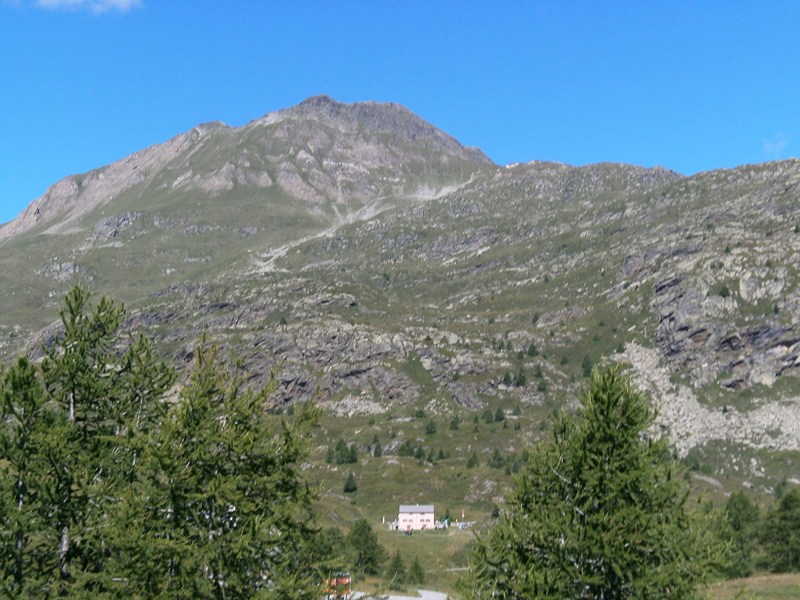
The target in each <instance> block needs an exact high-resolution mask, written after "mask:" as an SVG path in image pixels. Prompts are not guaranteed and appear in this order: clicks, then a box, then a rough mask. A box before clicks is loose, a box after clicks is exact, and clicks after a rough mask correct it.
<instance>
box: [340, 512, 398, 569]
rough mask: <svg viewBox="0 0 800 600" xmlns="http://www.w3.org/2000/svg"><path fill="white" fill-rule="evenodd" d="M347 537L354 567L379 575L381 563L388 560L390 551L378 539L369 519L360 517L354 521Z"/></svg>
mask: <svg viewBox="0 0 800 600" xmlns="http://www.w3.org/2000/svg"><path fill="white" fill-rule="evenodd" d="M346 539H347V545H348V546H349V548H350V552H351V554H352V561H351V563H352V565H353V568H354V569H355V570H356V571H357V572H359V573H365V574H367V575H377V574H378V573H379V572H380V569H381V565H383V563H385V562H386V558H387V556H388V553H387V552H386V548H384V547H383V545H382V544H381V543H380V542H379V541H378V536H377V535H376V534H375V532H374V531H373V530H372V527H371V526H370V524H369V521H367V520H366V519H359V520H358V521H356V522H355V523H353V525H352V527H351V528H350V532H349V533H348V534H347V538H346Z"/></svg>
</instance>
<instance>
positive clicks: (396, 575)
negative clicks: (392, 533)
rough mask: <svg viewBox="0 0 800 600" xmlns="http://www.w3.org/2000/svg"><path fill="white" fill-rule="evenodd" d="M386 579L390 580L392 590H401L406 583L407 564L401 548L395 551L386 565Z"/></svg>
mask: <svg viewBox="0 0 800 600" xmlns="http://www.w3.org/2000/svg"><path fill="white" fill-rule="evenodd" d="M386 579H388V580H389V589H391V590H401V589H403V585H405V583H406V566H405V563H404V562H403V557H402V556H401V555H400V550H397V551H395V553H394V554H393V555H392V558H391V560H390V561H389V565H388V566H387V567H386Z"/></svg>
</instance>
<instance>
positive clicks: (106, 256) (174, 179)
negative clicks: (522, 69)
mask: <svg viewBox="0 0 800 600" xmlns="http://www.w3.org/2000/svg"><path fill="white" fill-rule="evenodd" d="M798 197H800V161H797V160H789V161H781V162H774V163H763V164H759V165H743V166H740V167H737V168H735V169H720V170H715V171H708V172H704V173H698V174H695V175H691V176H685V175H681V174H679V173H675V172H673V171H670V170H668V169H664V168H662V167H652V168H645V167H639V166H635V165H625V164H618V163H597V164H593V165H585V166H571V165H565V164H561V163H555V162H546V161H531V162H528V163H517V164H511V165H505V166H499V165H496V164H494V163H493V162H492V161H491V160H490V159H488V158H487V157H486V156H485V155H483V154H482V153H480V151H477V150H474V149H470V148H466V147H464V146H462V145H461V144H460V143H458V142H457V140H455V139H454V138H452V137H450V136H449V135H447V134H445V133H444V132H441V131H440V130H438V129H436V128H435V127H433V126H432V125H430V124H428V123H425V122H424V121H423V120H422V119H420V118H419V117H417V116H416V115H413V113H411V112H410V111H408V110H407V109H405V108H403V107H401V106H399V105H395V104H383V103H354V104H343V103H338V102H336V101H334V100H332V99H331V98H329V97H325V96H321V97H319V96H318V97H313V98H310V99H308V100H306V101H305V102H303V103H301V104H299V105H297V106H295V107H291V108H288V109H284V110H281V111H275V112H273V113H268V114H267V115H264V116H263V117H261V118H259V119H255V120H254V121H251V122H250V123H247V124H245V125H243V126H241V127H228V126H227V125H224V124H221V123H215V122H212V123H210V124H204V125H198V126H197V127H195V128H193V129H191V130H190V131H188V132H185V133H183V134H180V135H178V136H175V137H174V138H172V139H170V140H168V141H167V142H165V143H163V144H159V145H155V146H152V147H150V148H148V149H145V150H142V151H140V152H138V153H135V154H133V155H131V156H129V157H126V158H124V159H122V160H121V161H117V162H115V163H113V164H112V165H108V166H106V167H100V168H98V169H95V170H93V171H90V172H88V173H85V174H82V175H75V176H70V177H68V178H65V179H63V180H61V181H59V182H57V183H56V184H55V185H54V186H52V187H51V188H50V189H49V190H48V192H46V194H45V195H44V196H43V197H42V198H40V199H37V201H34V203H32V204H31V205H30V207H29V208H28V209H27V211H24V212H23V215H21V217H19V218H18V220H15V221H13V222H11V223H10V224H7V225H6V226H4V227H3V229H2V230H0V238H2V241H1V242H0V266H2V269H0V302H2V303H3V306H4V308H5V309H6V310H5V311H4V314H3V315H2V316H1V317H0V353H2V355H3V356H4V357H10V356H12V355H13V354H15V353H16V352H19V351H21V350H22V349H24V348H26V347H30V346H31V344H32V342H31V340H38V341H39V342H41V341H43V340H47V339H48V336H50V335H52V331H53V329H52V327H53V326H52V325H51V323H52V322H53V320H54V319H55V318H56V316H57V307H58V301H59V298H60V297H61V296H63V293H64V292H65V291H66V290H67V289H68V288H69V286H71V285H73V284H75V283H77V282H81V283H83V284H84V285H87V286H90V287H92V288H93V289H95V290H97V291H98V293H108V294H110V295H112V296H114V297H117V298H119V299H120V300H122V301H124V302H125V303H126V304H127V305H128V306H129V307H130V309H131V316H130V319H131V324H139V325H142V326H144V327H146V328H147V329H148V331H150V332H152V333H153V335H154V336H155V337H156V338H157V339H158V340H159V342H160V343H161V345H162V347H163V348H164V352H166V353H169V354H170V355H172V356H173V358H174V359H175V360H177V361H178V362H183V361H185V360H187V358H188V357H190V356H191V355H192V352H193V347H194V344H196V343H197V340H198V335H199V332H200V331H206V332H207V333H208V334H209V336H211V337H213V338H214V339H217V340H218V341H220V343H224V344H226V345H229V346H230V347H231V348H233V349H234V350H236V351H237V352H238V353H239V354H240V355H241V357H242V360H243V363H244V364H245V365H246V366H247V367H248V369H249V370H250V372H251V376H252V378H253V380H252V381H253V383H257V382H259V381H260V382H263V381H265V380H266V379H267V378H268V377H269V369H268V368H267V367H266V365H269V364H279V365H281V369H280V372H279V374H278V379H279V383H280V385H279V389H278V392H277V394H276V399H277V400H278V401H279V402H281V403H292V402H295V401H298V400H302V399H305V398H308V397H310V396H311V395H312V394H313V393H314V391H315V390H318V391H319V394H320V397H321V398H322V399H323V404H324V406H325V407H326V408H327V409H329V410H330V411H331V412H332V413H334V414H356V413H363V412H365V411H366V412H369V411H375V412H383V413H391V412H392V411H393V410H398V409H401V408H402V407H411V406H424V407H425V409H426V411H429V412H430V413H431V414H448V413H451V412H453V411H460V410H469V411H475V410H481V409H485V408H486V407H496V406H503V407H506V408H510V407H516V406H519V407H521V408H522V409H523V410H524V411H528V412H529V413H530V415H533V417H534V418H536V419H541V420H542V421H545V420H546V417H547V415H548V414H549V411H550V410H552V409H553V408H554V407H557V406H561V405H564V404H565V403H566V405H569V403H570V402H571V401H573V399H574V397H575V395H576V394H577V391H578V390H579V388H580V385H581V380H582V379H581V378H582V376H583V373H582V372H583V371H584V369H583V366H582V365H584V364H589V365H591V364H595V363H597V362H598V361H601V360H605V359H607V358H608V357H610V358H611V359H613V360H620V361H623V362H626V363H628V364H629V365H630V369H631V372H632V373H634V374H636V377H637V381H638V382H639V384H640V385H641V386H642V387H645V388H647V389H649V390H651V395H652V396H653V398H654V400H655V401H656V403H657V404H658V405H659V406H660V407H661V409H662V415H664V419H663V420H662V426H663V428H664V431H666V432H669V435H670V436H671V438H672V439H673V442H674V443H675V447H676V451H679V453H680V454H681V455H682V456H692V455H695V454H697V453H701V454H702V453H703V452H712V451H711V450H708V448H711V447H713V446H714V444H718V443H722V442H724V443H728V444H732V445H733V446H734V448H733V449H732V450H730V452H729V455H730V456H727V455H726V457H722V458H719V457H717V459H719V460H720V461H721V462H720V464H721V465H723V466H722V467H720V468H723V469H727V470H728V471H727V472H729V473H738V474H739V475H742V476H744V472H745V470H747V472H748V473H749V474H752V473H755V474H756V475H757V476H758V477H761V475H758V473H760V471H759V469H760V468H761V465H762V464H766V463H768V462H769V461H770V460H771V459H770V457H769V455H768V453H769V452H771V451H773V450H775V449H779V450H781V451H787V452H788V451H792V452H795V451H797V448H795V445H793V443H791V442H790V440H791V439H794V438H793V437H792V436H794V435H795V433H796V430H797V429H798V425H797V423H796V420H797V419H796V418H795V417H794V416H793V415H794V412H793V411H796V410H797V409H798V407H800V404H799V403H800V380H799V379H798V373H800V372H799V371H798V369H800V320H798V319H799V318H798V317H797V316H796V315H798V314H800V273H798V270H797V267H796V266H795V265H797V264H798V261H797V258H798V257H800V234H799V233H798V232H800V203H798V202H797V200H798ZM37 209H38V210H39V213H38V214H35V212H36V210H37ZM37 218H38V220H37ZM37 343H38V342H37ZM33 345H34V347H35V345H36V344H35V343H34V344H33ZM673 409H674V410H673ZM751 417H752V418H751ZM697 424H704V425H703V426H702V427H699V428H698V427H697V426H696V425H697ZM693 453H694V454H693ZM712 453H713V452H712ZM753 453H755V455H754V454H753ZM759 453H761V454H759ZM764 453H767V454H764ZM745 458H746V459H747V460H745ZM750 458H753V459H754V460H756V462H757V464H758V465H759V468H755V467H753V468H750V467H749V466H747V467H745V466H742V465H743V464H745V463H747V461H749V460H750ZM717 459H715V460H717ZM742 461H745V462H742ZM747 464H749V463H747ZM736 469H739V470H738V471H737V470H736ZM756 475H754V476H756Z"/></svg>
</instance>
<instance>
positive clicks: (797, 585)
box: [705, 573, 800, 600]
mask: <svg viewBox="0 0 800 600" xmlns="http://www.w3.org/2000/svg"><path fill="white" fill-rule="evenodd" d="M705 597H706V598H707V600H729V599H734V598H735V599H740V598H741V599H742V600H783V599H786V600H789V599H792V600H794V599H796V598H800V574H797V573H789V574H782V575H756V576H753V577H748V578H745V579H732V580H729V581H722V582H719V583H715V584H713V585H710V586H709V587H708V589H707V592H706V596H705Z"/></svg>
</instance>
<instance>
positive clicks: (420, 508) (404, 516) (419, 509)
mask: <svg viewBox="0 0 800 600" xmlns="http://www.w3.org/2000/svg"><path fill="white" fill-rule="evenodd" d="M435 523H436V519H435V518H434V516H433V504H401V505H400V510H399V512H398V513H397V529H399V530H400V531H420V530H422V529H433V528H434V524H435Z"/></svg>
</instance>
